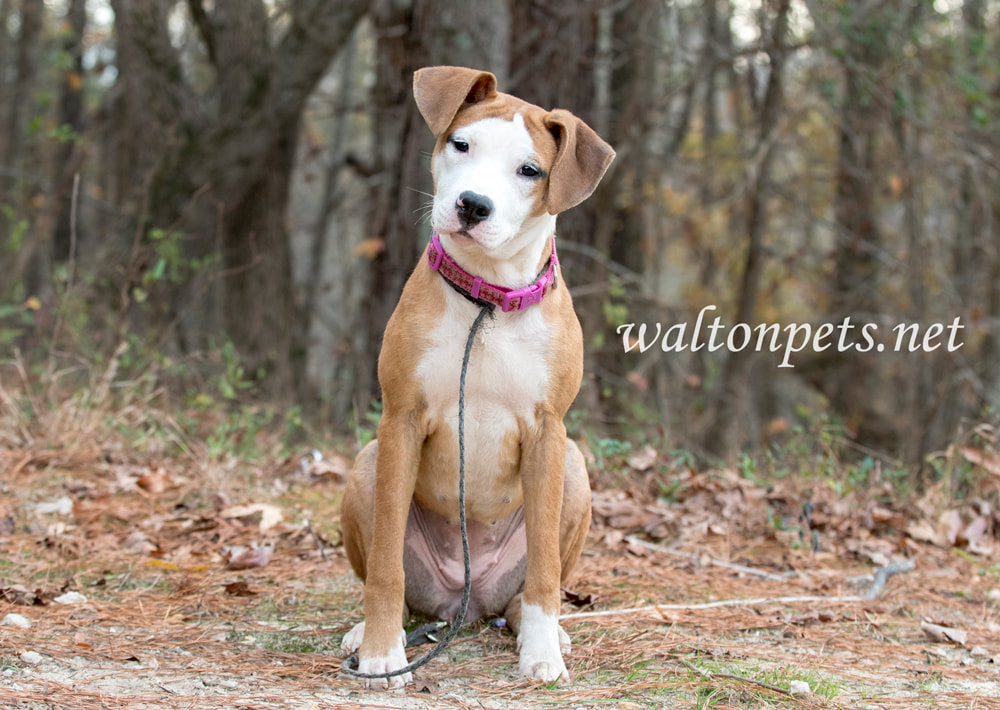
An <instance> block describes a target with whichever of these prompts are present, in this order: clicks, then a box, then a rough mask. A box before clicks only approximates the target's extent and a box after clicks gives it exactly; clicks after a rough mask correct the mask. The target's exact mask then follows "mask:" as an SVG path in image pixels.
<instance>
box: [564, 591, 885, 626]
mask: <svg viewBox="0 0 1000 710" xmlns="http://www.w3.org/2000/svg"><path fill="white" fill-rule="evenodd" d="M861 601H865V599H864V597H859V596H847V597H810V596H806V597H766V598H759V599H723V600H720V601H717V602H703V603H701V604H651V605H650V606H640V607H634V608H631V609H606V610H604V611H581V612H577V613H575V614H563V615H562V616H560V617H559V619H560V620H565V621H572V620H573V619H584V618H587V617H592V616H624V615H627V614H645V613H648V612H653V611H656V612H660V611H694V610H698V609H717V608H719V607H725V606H759V605H761V604H802V603H806V602H822V603H824V604H849V603H853V602H861Z"/></svg>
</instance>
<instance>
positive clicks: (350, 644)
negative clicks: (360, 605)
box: [340, 621, 365, 653]
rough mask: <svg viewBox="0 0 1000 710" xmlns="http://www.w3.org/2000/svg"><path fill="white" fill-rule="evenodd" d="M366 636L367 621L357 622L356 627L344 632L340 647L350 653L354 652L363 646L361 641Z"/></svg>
mask: <svg viewBox="0 0 1000 710" xmlns="http://www.w3.org/2000/svg"><path fill="white" fill-rule="evenodd" d="M364 637H365V622H363V621H362V622H361V623H360V624H355V625H354V628H353V629H351V630H350V631H348V632H347V633H346V634H344V638H343V640H341V642H340V648H341V649H343V650H344V651H347V652H348V653H354V652H356V651H357V650H358V649H359V648H361V641H362V639H364Z"/></svg>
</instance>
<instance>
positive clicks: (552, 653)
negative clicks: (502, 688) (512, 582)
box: [517, 602, 569, 683]
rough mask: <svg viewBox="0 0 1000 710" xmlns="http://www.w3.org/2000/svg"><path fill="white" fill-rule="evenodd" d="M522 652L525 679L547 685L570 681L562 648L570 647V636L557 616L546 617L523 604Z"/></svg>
mask: <svg viewBox="0 0 1000 710" xmlns="http://www.w3.org/2000/svg"><path fill="white" fill-rule="evenodd" d="M517 646H518V648H519V649H520V650H521V656H520V660H519V662H518V669H519V670H520V671H521V675H523V676H526V677H528V678H532V679H534V680H540V681H542V682H545V683H551V682H552V681H555V680H569V672H568V671H567V670H566V664H565V663H564V662H563V657H562V652H561V650H560V646H566V647H568V646H569V636H567V635H566V632H565V631H563V630H562V628H561V627H560V626H559V619H558V617H557V616H556V615H554V614H546V613H545V612H543V611H542V608H541V607H539V606H536V605H534V604H525V603H523V602H522V603H521V633H520V634H519V635H518V637H517Z"/></svg>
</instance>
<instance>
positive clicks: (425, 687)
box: [411, 678, 441, 693]
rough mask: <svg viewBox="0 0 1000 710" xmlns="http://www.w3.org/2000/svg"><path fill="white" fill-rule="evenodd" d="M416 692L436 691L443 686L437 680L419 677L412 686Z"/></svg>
mask: <svg viewBox="0 0 1000 710" xmlns="http://www.w3.org/2000/svg"><path fill="white" fill-rule="evenodd" d="M411 687H412V688H413V691H414V692H417V693H436V692H438V690H439V689H440V688H441V685H440V684H439V683H438V682H437V681H436V680H424V679H423V678H418V679H417V680H415V681H413V685H412V686H411Z"/></svg>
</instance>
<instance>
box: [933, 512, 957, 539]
mask: <svg viewBox="0 0 1000 710" xmlns="http://www.w3.org/2000/svg"><path fill="white" fill-rule="evenodd" d="M938 530H940V531H941V535H942V536H943V537H944V539H945V540H946V541H947V543H948V544H949V545H954V544H955V543H956V542H957V541H958V534H959V533H960V532H961V531H962V514H961V513H959V512H958V511H957V510H946V511H945V512H943V513H941V517H940V518H938Z"/></svg>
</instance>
